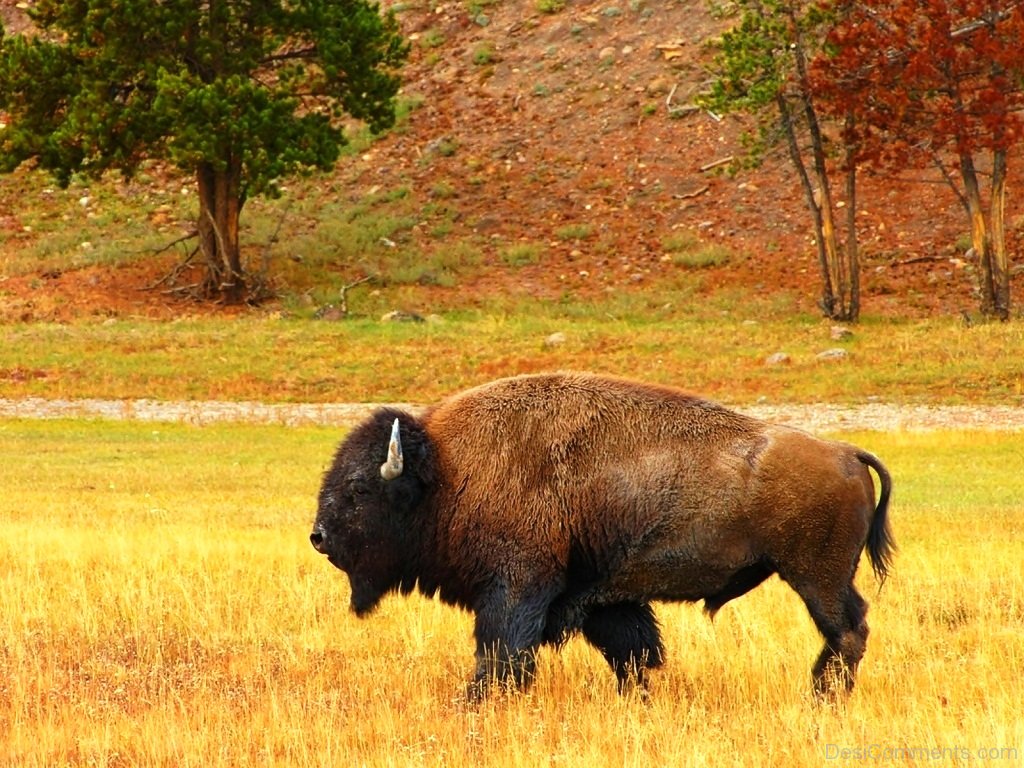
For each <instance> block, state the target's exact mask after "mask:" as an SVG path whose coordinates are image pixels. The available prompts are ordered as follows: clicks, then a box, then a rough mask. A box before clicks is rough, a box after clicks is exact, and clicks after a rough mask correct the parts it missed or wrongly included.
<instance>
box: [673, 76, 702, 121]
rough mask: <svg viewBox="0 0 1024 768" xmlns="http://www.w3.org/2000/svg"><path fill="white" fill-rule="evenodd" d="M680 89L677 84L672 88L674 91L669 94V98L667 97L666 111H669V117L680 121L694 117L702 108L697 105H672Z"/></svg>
mask: <svg viewBox="0 0 1024 768" xmlns="http://www.w3.org/2000/svg"><path fill="white" fill-rule="evenodd" d="M678 89H679V83H676V84H675V85H673V86H672V90H671V91H669V92H668V96H667V97H665V109H667V110H668V116H669V117H671V118H674V119H678V118H680V117H687V116H689V115H692V114H694V113H695V112H700V107H698V106H697V105H695V104H683V105H682V106H677V105H675V104H673V103H672V97H673V96H675V95H676V91H677V90H678Z"/></svg>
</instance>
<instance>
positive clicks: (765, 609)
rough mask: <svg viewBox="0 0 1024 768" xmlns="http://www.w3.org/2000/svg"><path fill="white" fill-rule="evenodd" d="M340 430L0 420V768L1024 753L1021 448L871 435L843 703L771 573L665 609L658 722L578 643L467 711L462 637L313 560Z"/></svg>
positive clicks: (437, 614) (876, 758) (912, 758)
mask: <svg viewBox="0 0 1024 768" xmlns="http://www.w3.org/2000/svg"><path fill="white" fill-rule="evenodd" d="M337 437H338V435H337V434H335V433H333V432H330V431H327V430H320V429H303V430H288V429H283V428H277V427H243V426H231V427H217V428H206V429H196V428H188V427H176V426H173V427H172V426H160V427H159V428H154V427H153V426H152V425H137V424H136V425H133V424H120V425H111V424H100V423H84V422H63V423H52V424H41V423H28V422H0V765H11V766H15V765H16V766H52V765H73V766H79V765H82V766H84V765H90V766H129V765H130V766H157V765H160V766H164V765H174V766H239V765H268V766H269V765H274V766H277V765H310V766H323V765H332V766H360V765H367V766H419V765H429V766H435V765H436V766H446V767H449V766H450V767H454V768H459V767H461V766H501V768H509V767H514V766H540V765H544V766H548V765H551V766H563V765H564V766H588V767H589V766H652V765H689V766H700V765H707V766H712V765H713V766H751V767H755V766H756V767H757V768H760V767H761V766H776V765H785V766H811V765H813V766H820V765H850V764H862V763H869V764H890V765H891V764H899V765H980V764H989V763H991V764H997V765H1006V766H1009V765H1019V764H1020V763H1021V761H1022V760H1024V724H1022V718H1021V715H1020V714H1019V711H1020V708H1021V699H1022V696H1021V694H1022V692H1024V691H1022V684H1021V672H1022V670H1024V573H1022V567H1021V555H1022V551H1024V550H1022V544H1021V541H1022V538H1024V537H1022V534H1024V511H1022V506H1024V505H1022V503H1021V499H1022V498H1024V440H1022V437H1021V436H1020V435H1019V434H1016V435H1015V434H1003V435H995V434H986V433H929V434H916V435H913V434H870V435H859V436H856V437H855V440H856V441H857V442H859V443H860V444H862V445H865V447H869V448H871V449H872V450H874V451H876V452H877V453H879V454H880V455H881V456H883V457H884V459H885V460H886V461H887V462H888V464H889V466H890V468H891V469H892V472H893V475H894V477H895V480H896V489H897V491H896V494H897V495H896V500H895V505H894V508H893V524H894V527H895V532H896V534H897V537H898V540H899V543H900V545H901V551H900V553H899V556H898V559H897V561H896V567H895V575H894V576H893V578H892V579H891V580H890V581H889V582H888V583H887V584H886V586H885V588H884V590H883V592H882V594H881V595H880V596H876V595H875V592H876V586H875V584H874V582H873V581H872V580H871V577H870V572H869V570H870V569H868V568H866V567H865V568H863V569H862V570H863V573H862V578H861V584H862V587H863V592H864V594H865V595H866V596H868V597H869V599H870V600H871V603H872V609H871V612H870V614H869V620H870V622H871V626H872V635H871V638H870V641H869V647H868V653H867V656H866V657H865V659H864V663H863V666H862V669H861V674H860V678H859V685H858V688H857V689H856V691H855V692H854V694H853V696H852V697H851V698H850V699H849V700H848V702H847V703H846V704H844V705H840V706H835V707H832V706H819V705H816V704H815V703H814V702H813V701H812V700H811V698H810V696H809V689H810V666H811V663H812V661H813V659H814V656H815V655H816V653H817V651H818V649H819V645H820V640H819V638H818V636H817V633H816V632H815V630H814V628H813V626H812V624H811V622H810V620H809V619H808V618H807V615H806V612H805V610H804V609H803V607H802V605H801V604H800V603H799V601H798V600H797V598H796V597H795V596H794V595H793V594H792V592H790V591H789V590H788V589H787V588H786V587H785V586H784V585H781V584H779V583H778V582H777V580H772V581H770V582H769V583H768V584H766V585H765V586H764V587H762V588H761V589H759V590H756V591H755V592H754V593H752V594H750V595H748V596H747V597H745V598H743V599H741V600H738V601H736V602H734V603H731V604H730V605H729V606H727V607H726V608H725V609H723V610H722V611H721V613H720V614H719V616H718V617H717V618H716V620H715V622H714V623H711V622H709V621H708V619H707V618H706V617H705V616H704V615H703V614H702V613H701V611H700V610H699V608H698V607H696V606H659V608H658V614H659V617H660V619H661V622H662V625H663V628H664V634H665V641H666V645H667V648H668V662H667V664H666V666H665V668H664V669H663V670H661V671H660V672H658V673H656V674H655V675H654V676H653V685H652V696H651V699H650V702H649V703H646V704H645V703H643V702H641V701H639V700H637V699H635V698H619V697H618V696H616V694H615V691H614V683H613V679H612V676H611V674H610V673H609V671H608V670H607V669H606V668H605V665H604V662H603V661H602V660H601V659H600V657H599V656H598V655H597V654H596V653H595V652H593V651H592V650H590V649H589V648H588V647H587V646H586V645H585V644H583V643H582V641H578V640H577V641H572V642H571V643H570V644H569V645H568V646H567V647H566V648H565V649H564V650H563V652H562V653H560V654H555V653H551V652H544V654H543V658H542V659H541V661H540V664H539V677H538V680H537V684H536V685H535V687H534V688H533V689H532V690H531V691H530V692H529V693H528V694H526V695H521V696H504V697H498V698H497V699H495V700H492V701H488V702H487V703H485V704H484V705H482V706H481V707H479V708H476V709H474V708H471V707H468V706H467V705H465V704H464V703H463V702H462V699H461V690H462V688H463V685H464V680H465V677H466V675H467V673H468V671H469V666H470V664H471V653H472V640H471V631H472V624H471V620H470V617H469V616H467V615H466V614H463V613H460V612H458V611H456V610H454V609H452V608H449V607H446V606H443V605H441V604H439V603H438V602H436V601H431V600H426V599H423V598H419V597H413V598H410V599H407V600H403V599H401V598H389V599H388V600H386V601H385V603H384V604H383V605H382V607H381V609H380V610H379V611H378V613H377V614H375V615H374V616H372V617H370V618H369V619H366V620H362V621H361V620H357V619H356V618H355V617H353V616H351V615H349V613H348V611H347V601H348V589H347V583H346V580H345V578H344V577H343V575H342V574H341V573H340V572H337V571H334V570H333V569H332V568H330V567H329V566H328V565H327V564H326V563H325V562H323V561H322V559H321V558H319V557H318V556H317V555H316V554H315V553H314V552H313V550H312V549H311V548H310V547H309V544H308V541H307V539H306V536H307V534H308V527H309V524H310V521H311V519H312V514H313V502H314V496H315V492H316V489H317V486H318V484H319V479H320V473H321V472H322V470H323V468H324V466H325V464H326V462H327V461H328V459H329V454H330V452H331V450H332V448H333V446H334V443H335V441H336V439H337ZM843 749H845V750H854V749H861V750H864V751H865V752H866V753H867V754H865V755H861V756H860V757H858V756H856V755H853V754H852V753H848V754H843V753H841V752H840V750H843ZM980 749H984V750H986V751H987V750H991V749H995V750H997V751H996V752H994V753H992V754H991V755H989V754H988V752H986V758H988V757H994V758H995V759H984V760H982V759H980V758H979V756H978V754H979V753H978V750H980ZM886 750H889V751H886ZM893 750H902V751H898V752H893ZM924 750H944V752H938V753H929V754H925V752H924ZM998 750H1003V751H1002V752H999V751H998Z"/></svg>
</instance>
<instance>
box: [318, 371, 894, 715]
mask: <svg viewBox="0 0 1024 768" xmlns="http://www.w3.org/2000/svg"><path fill="white" fill-rule="evenodd" d="M869 467H870V468H871V469H873V470H874V471H875V473H876V474H877V475H878V479H879V484H880V491H879V497H878V502H877V504H876V503H875V488H874V483H873V481H872V478H871V474H870V472H869V471H868V468H869ZM891 487H892V483H891V480H890V477H889V473H888V472H887V471H886V469H885V467H884V466H883V465H882V463H881V462H880V461H879V460H878V459H877V458H875V457H874V456H872V455H871V454H869V453H867V452H865V451H862V450H860V449H858V448H856V447H854V446H851V445H847V444H845V443H838V442H832V441H825V440H819V439H817V438H815V437H812V436H811V435H808V434H807V433H805V432H802V431H800V430H796V429H792V428H788V427H783V426H774V425H771V424H767V423H765V422H762V421H759V420H757V419H753V418H751V417H748V416H744V415H742V414H739V413H735V412H733V411H730V410H728V409H726V408H723V407H721V406H719V405H715V404H713V403H709V402H707V401H704V400H701V399H698V398H695V397H693V396H690V395H687V394H685V393H683V392H680V391H677V390H674V389H669V388H664V387H654V386H648V385H644V384H639V383H634V382H628V381H624V380H620V379H613V378H607V377H600V376H594V375H589V374H547V375H537V376H522V377H517V378H511V379H502V380H499V381H496V382H493V383H491V384H487V385H484V386H481V387H477V388H475V389H471V390H468V391H466V392H463V393H460V394H458V395H455V396H453V397H452V398H450V399H448V400H446V401H444V402H442V403H441V404H440V405H437V406H435V407H433V408H431V409H430V410H428V411H427V412H426V413H425V414H424V415H423V416H422V417H419V418H417V417H415V416H412V415H410V414H408V413H405V412H402V411H397V410H393V409H381V410H379V411H377V412H376V413H375V414H374V415H373V416H371V417H370V418H369V419H367V420H366V421H365V422H364V423H363V424H361V425H360V426H358V427H357V428H356V429H355V430H353V432H352V433H351V435H349V437H348V438H347V439H346V440H344V441H343V442H342V444H341V445H340V446H339V448H338V451H337V453H336V455H335V457H334V461H333V464H332V466H331V468H330V469H329V470H328V472H327V473H326V475H325V477H324V481H323V486H322V488H321V491H320V502H319V510H318V512H317V518H316V522H315V523H314V527H313V533H312V534H311V535H310V541H311V543H312V544H313V546H314V547H315V548H316V550H317V551H318V552H320V553H322V554H325V555H327V556H328V558H329V560H330V562H331V563H332V564H334V565H335V566H337V567H338V568H340V569H341V570H343V571H345V572H346V573H347V574H348V576H349V580H350V583H351V585H352V608H353V610H354V611H355V612H356V613H357V614H358V615H360V616H363V615H366V614H367V613H369V612H371V611H372V610H373V608H374V607H375V606H376V605H377V603H378V602H379V601H380V599H381V598H382V597H383V596H384V595H386V594H387V593H389V592H394V591H398V592H402V593H407V592H409V591H411V590H412V589H414V588H416V587H418V588H419V590H420V591H421V592H423V593H424V594H427V595H433V594H439V595H440V597H441V599H442V600H444V601H445V602H447V603H450V604H454V605H458V606H461V607H463V608H465V609H468V610H470V611H472V612H473V613H474V614H475V618H476V624H475V633H474V634H475V637H476V659H477V663H476V673H475V675H474V678H473V682H472V683H471V684H470V689H469V693H470V696H471V698H479V697H482V696H484V695H486V693H487V691H488V690H489V688H490V687H491V686H492V685H494V684H495V683H498V684H509V685H514V686H517V687H522V686H525V685H528V684H529V682H530V681H531V679H532V678H533V675H534V668H535V653H536V650H537V648H538V647H539V646H540V645H542V644H554V645H558V644H560V643H562V642H563V641H564V640H565V639H566V638H568V637H570V636H571V635H573V634H576V633H581V634H582V635H583V636H584V637H585V638H586V639H587V640H588V641H589V642H590V643H591V644H593V645H594V646H595V647H596V648H597V649H598V650H599V651H600V652H601V653H602V654H603V656H604V658H605V659H606V660H607V661H608V664H609V666H610V667H611V668H612V670H613V671H614V673H615V676H616V678H617V680H618V683H619V688H620V690H626V689H628V688H631V687H633V686H639V688H640V689H641V690H643V689H644V685H645V673H646V670H648V669H651V668H654V667H658V666H660V665H661V664H662V662H663V659H664V648H663V646H662V642H661V637H660V633H659V629H658V624H657V621H656V619H655V616H654V611H653V609H652V607H651V602H652V601H655V600H669V601H697V600H703V601H704V606H705V610H706V611H707V612H708V613H709V615H712V616H713V615H714V613H715V612H716V611H718V610H719V609H720V608H721V607H722V606H723V605H725V603H727V602H728V601H730V600H733V599H734V598H737V597H740V596H741V595H743V594H745V593H747V592H749V591H750V590H751V589H753V588H755V587H756V586H758V585H759V584H760V583H761V582H763V581H764V580H765V579H767V578H768V577H770V576H772V575H773V574H778V575H779V577H780V578H782V579H783V580H784V581H785V582H786V583H787V584H789V585H790V586H791V587H792V588H793V589H794V590H795V591H796V592H797V594H799V595H800V597H801V598H802V599H803V601H804V603H805V605H806V606H807V609H808V611H809V612H810V614H811V617H812V618H813V620H814V622H815V625H816V626H817V627H818V629H819V630H820V631H821V633H822V635H823V636H824V639H825V645H824V648H823V649H822V652H821V654H820V656H819V657H818V660H817V662H816V663H815V664H814V667H813V681H814V688H815V691H816V692H817V693H818V694H823V695H826V694H834V693H837V692H841V691H846V690H849V689H851V688H852V687H853V680H854V673H855V671H856V668H857V664H858V662H859V661H860V659H861V657H862V656H863V654H864V648H865V643H866V641H867V635H868V627H867V623H866V622H865V615H866V613H867V605H866V603H865V602H864V600H863V599H862V598H861V596H860V595H859V594H858V593H857V591H856V590H855V589H854V586H853V577H854V574H855V572H856V569H857V565H858V562H859V560H860V555H861V553H862V552H863V551H864V550H865V549H866V550H867V554H868V558H869V560H870V562H871V565H872V567H873V568H874V570H875V573H876V575H877V576H878V578H879V579H880V580H882V581H884V579H885V577H886V575H887V573H888V569H889V565H890V560H891V557H892V554H893V550H894V544H893V540H892V535H891V533H890V530H889V524H888V519H887V511H888V502H889V496H890V493H891Z"/></svg>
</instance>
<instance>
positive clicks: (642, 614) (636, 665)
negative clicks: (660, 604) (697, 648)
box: [582, 602, 665, 693]
mask: <svg viewBox="0 0 1024 768" xmlns="http://www.w3.org/2000/svg"><path fill="white" fill-rule="evenodd" d="M582 631H583V636H584V637H585V638H586V639H587V640H588V641H589V642H590V643H591V645H593V646H594V647H595V648H597V649H598V650H599V651H600V652H601V654H602V655H603V656H604V658H605V660H606V661H607V662H608V665H609V666H610V667H611V668H612V671H613V672H615V677H616V679H617V680H618V686H619V693H628V692H629V691H630V690H633V689H634V688H636V689H637V690H638V691H640V692H641V693H644V692H646V686H647V683H646V679H645V675H644V672H645V670H647V669H654V668H656V667H660V666H661V665H662V663H663V662H664V659H665V647H664V646H663V645H662V642H661V632H660V630H659V629H658V620H657V619H656V618H655V616H654V609H653V608H651V606H650V604H649V603H634V602H622V603H615V604H613V605H604V606H599V607H597V608H594V609H593V610H591V611H590V613H589V614H588V615H587V618H586V619H585V620H584V621H583V626H582Z"/></svg>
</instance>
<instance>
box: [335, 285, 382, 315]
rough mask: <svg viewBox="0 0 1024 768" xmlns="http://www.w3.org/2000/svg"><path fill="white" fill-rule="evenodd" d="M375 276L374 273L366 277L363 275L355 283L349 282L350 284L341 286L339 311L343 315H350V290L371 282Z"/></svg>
mask: <svg viewBox="0 0 1024 768" xmlns="http://www.w3.org/2000/svg"><path fill="white" fill-rule="evenodd" d="M373 278H374V276H373V275H366V277H361V278H359V279H358V280H356V281H355V282H354V283H349V284H348V285H343V286H341V290H340V291H338V311H339V312H341V315H342V317H347V316H348V292H349V291H351V290H352V289H353V288H355V287H356V286H357V285H362V284H363V283H368V282H370V281H371V280H373Z"/></svg>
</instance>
